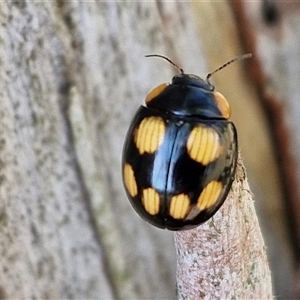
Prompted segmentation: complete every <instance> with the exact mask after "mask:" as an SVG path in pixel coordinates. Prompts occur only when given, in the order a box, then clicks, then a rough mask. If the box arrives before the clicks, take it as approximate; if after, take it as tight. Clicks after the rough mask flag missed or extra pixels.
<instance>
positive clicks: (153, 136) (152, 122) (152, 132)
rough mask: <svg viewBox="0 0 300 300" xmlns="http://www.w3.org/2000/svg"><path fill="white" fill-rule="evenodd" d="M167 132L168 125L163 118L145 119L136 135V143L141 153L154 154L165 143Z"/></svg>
mask: <svg viewBox="0 0 300 300" xmlns="http://www.w3.org/2000/svg"><path fill="white" fill-rule="evenodd" d="M165 132H166V125H165V123H164V121H163V119H162V118H160V117H148V118H145V119H144V120H143V121H142V122H141V123H140V125H139V127H138V128H137V129H136V131H135V133H134V142H135V144H136V147H137V148H138V150H139V153H140V154H144V153H145V152H146V153H154V152H155V151H156V150H157V149H158V147H159V146H160V145H161V143H162V142H163V139H164V135H165Z"/></svg>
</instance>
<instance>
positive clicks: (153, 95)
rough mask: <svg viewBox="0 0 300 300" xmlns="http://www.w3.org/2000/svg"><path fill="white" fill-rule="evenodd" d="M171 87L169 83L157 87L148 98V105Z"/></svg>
mask: <svg viewBox="0 0 300 300" xmlns="http://www.w3.org/2000/svg"><path fill="white" fill-rule="evenodd" d="M167 86H169V83H162V84H160V85H158V86H157V87H155V88H154V89H153V90H152V91H151V92H150V93H149V94H148V95H147V97H146V100H145V102H146V104H147V103H149V102H150V101H151V100H152V99H154V98H155V97H157V96H158V95H159V94H161V93H162V92H163V91H164V90H165V88H166V87H167Z"/></svg>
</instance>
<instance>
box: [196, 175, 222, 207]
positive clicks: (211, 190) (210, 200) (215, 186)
mask: <svg viewBox="0 0 300 300" xmlns="http://www.w3.org/2000/svg"><path fill="white" fill-rule="evenodd" d="M222 187H223V186H222V183H221V182H219V181H216V180H214V181H211V182H210V183H209V184H208V185H207V186H206V187H205V188H204V189H203V191H202V193H201V195H200V197H199V198H198V201H197V207H198V208H199V209H200V210H204V209H207V208H210V207H211V206H213V205H214V204H215V203H216V201H217V200H218V198H219V196H220V194H221V192H222Z"/></svg>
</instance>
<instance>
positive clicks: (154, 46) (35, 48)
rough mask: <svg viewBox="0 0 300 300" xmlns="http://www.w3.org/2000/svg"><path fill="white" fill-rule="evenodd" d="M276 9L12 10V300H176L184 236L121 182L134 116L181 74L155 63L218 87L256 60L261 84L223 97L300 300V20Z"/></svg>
mask: <svg viewBox="0 0 300 300" xmlns="http://www.w3.org/2000/svg"><path fill="white" fill-rule="evenodd" d="M267 5H269V6H267V8H266V3H265V2H264V3H263V2H247V3H246V2H245V3H243V2H242V1H227V2H206V1H203V2H202V1H200V2H199V1H197V2H196V1H195V2H164V1H157V2H113V1H108V2H100V1H95V2H82V1H81V2H75V1H74V2H63V1H51V2H50V1H49V2H48V1H47V2H46V1H45V2H32V1H22V2H16V1H7V2H5V3H4V2H2V3H0V26H1V27H0V249H1V260H0V298H57V299H58V298H101V299H109V298H111V299H112V298H113V299H115V298H121V297H122V298H127V299H143V298H152V299H174V298H175V297H176V296H175V294H176V291H175V266H176V262H175V261H176V260H175V250H174V242H173V234H172V233H171V232H167V231H163V230H158V229H156V228H152V227H151V226H149V225H148V224H146V223H145V222H144V221H142V220H141V219H140V218H139V217H138V216H137V215H136V214H135V212H134V211H133V209H132V208H131V207H130V205H129V202H128V201H127V199H126V196H125V193H124V191H123V187H122V183H121V175H120V156H121V152H122V145H123V140H124V137H125V133H126V130H127V127H128V124H129V122H130V120H131V117H132V115H133V114H134V112H135V110H136V109H137V107H138V106H139V105H140V104H142V103H143V100H144V97H145V95H146V94H147V92H148V91H149V90H150V89H151V88H153V87H154V86H156V85H158V84H160V83H162V82H166V81H169V80H170V78H171V77H172V75H173V74H174V70H173V68H172V67H171V66H168V65H167V64H166V65H165V64H164V62H162V61H160V60H155V59H145V58H144V55H145V54H149V53H158V54H163V55H167V56H168V57H170V58H171V59H172V60H173V61H175V62H176V63H177V64H178V65H179V66H181V67H182V68H183V69H184V70H185V71H186V72H187V73H194V74H198V75H200V76H205V75H206V74H207V72H208V71H211V70H213V69H215V68H216V67H218V66H219V65H221V64H222V63H224V62H225V61H227V60H229V59H231V58H233V57H235V56H236V55H238V54H242V53H245V52H249V51H250V52H254V54H255V58H254V62H253V63H255V64H256V65H255V66H256V69H253V68H254V67H253V66H252V69H248V72H245V69H244V68H243V67H244V64H239V63H237V64H235V65H232V66H230V67H228V69H226V71H225V70H224V71H223V73H221V72H220V73H219V74H216V75H215V76H214V78H213V81H214V83H215V85H216V86H217V89H218V91H220V92H222V93H223V94H224V95H225V96H226V97H227V99H228V100H229V102H230V104H231V107H232V112H233V116H232V119H233V121H234V122H235V124H236V126H237V128H238V133H239V141H240V146H241V152H242V156H243V158H244V161H245V163H246V167H247V172H248V175H249V178H250V186H251V189H252V191H253V192H254V194H255V199H256V206H257V211H258V213H259V217H260V224H261V226H262V230H263V233H264V238H265V241H266V244H267V251H268V255H269V260H270V263H271V271H272V274H273V283H274V291H275V293H274V294H275V295H276V296H277V297H278V299H289V297H290V298H291V297H292V296H291V295H292V294H291V293H292V287H293V284H294V286H297V284H296V283H295V277H294V274H295V270H296V266H297V262H298V258H299V257H298V256H299V255H298V256H297V250H295V249H299V248H297V245H298V247H299V244H297V243H299V240H297V232H299V231H297V230H296V229H297V226H296V225H294V227H293V226H292V225H291V224H297V222H299V220H298V219H297V216H296V215H295V214H292V213H291V211H293V209H291V207H295V206H292V205H293V203H294V205H295V203H296V204H297V199H298V198H297V191H294V190H293V191H291V187H290V186H289V185H287V184H286V181H287V182H290V180H294V182H295V183H296V184H294V186H298V185H299V184H298V183H299V180H300V179H299V174H300V173H299V171H297V172H296V171H295V170H294V169H296V170H298V169H299V168H294V169H292V171H291V169H288V170H286V169H287V168H283V167H282V165H281V163H283V164H284V163H285V158H286V159H289V160H292V161H295V164H294V166H295V165H296V166H298V165H299V163H297V161H298V160H299V159H300V155H299V151H298V149H299V147H298V146H297V143H296V142H297V140H299V137H298V135H297V130H298V128H299V118H298V114H297V111H298V110H297V105H299V104H298V102H299V101H298V102H297V99H298V95H299V93H298V89H299V84H298V82H299V81H298V80H297V76H299V75H298V74H300V72H298V69H297V68H298V66H299V62H298V61H299V59H298V58H299V56H298V53H299V51H300V50H299V32H300V31H299V21H298V20H300V19H299V10H298V6H294V7H291V8H290V9H289V8H288V5H286V6H284V7H283V5H279V4H276V3H275V2H274V3H273V2H271V1H269V2H268V3H267ZM270 5H271V6H270ZM268 7H271V9H272V10H268ZM272 11H273V15H272ZM274 12H275V16H276V17H275V18H274V17H272V18H270V16H269V15H270V14H271V16H274ZM270 19H271V23H270ZM273 19H274V20H275V21H273ZM241 29H245V30H246V29H247V30H248V31H247V30H246V32H245V31H241ZM249 41H250V42H249ZM257 66H259V72H258V71H257ZM253 70H254V71H253ZM225 72H226V73H225ZM255 72H257V73H255ZM253 74H254V75H253ZM255 76H256V77H255ZM255 78H256V81H255ZM258 79H261V80H260V81H259V80H258ZM262 79H263V80H262ZM258 83H260V84H262V85H263V87H262V86H260V87H259V86H258ZM266 91H268V92H269V93H273V94H275V95H276V96H277V97H278V98H279V99H280V101H282V102H281V107H282V110H283V112H282V111H281V114H283V115H284V116H283V119H284V120H285V123H284V124H286V125H289V126H285V127H284V128H285V130H287V132H288V133H289V134H290V138H289V141H288V142H289V144H288V145H287V144H286V143H287V142H286V140H284V144H283V145H281V146H282V147H281V148H283V149H290V150H291V151H287V152H288V154H290V155H291V156H289V157H286V156H284V157H283V156H282V151H281V152H280V151H279V152H278V151H277V150H278V148H279V147H278V146H279V144H278V143H279V142H280V141H278V140H276V139H275V138H274V137H276V136H277V135H276V134H275V133H274V126H273V125H274V122H273V123H272V122H270V116H269V115H268V114H267V113H266V109H265V104H263V103H262V102H261V99H262V97H263V95H265V92H266ZM299 103H300V102H299ZM273 119H275V120H276V117H274V116H273ZM275 123H276V122H275ZM280 124H281V123H280ZM275 125H276V124H275ZM285 132H286V131H285ZM294 141H295V143H293V142H294ZM289 165H291V164H289ZM292 165H293V164H292ZM286 172H287V173H288V174H289V176H290V177H286V176H285V175H286ZM286 178H289V180H286ZM290 178H291V179H290ZM291 195H294V198H293V197H291ZM292 198H293V199H294V200H293V201H294V202H292V204H289V205H287V203H290V202H289V199H292ZM295 199H296V200H295ZM298 200H299V199H298ZM295 201H296V202H295ZM288 208H290V210H288ZM294 211H297V209H294ZM288 212H290V213H289V215H288ZM287 216H289V217H288V218H287ZM288 220H289V221H290V220H294V223H290V222H288ZM297 220H298V221H297ZM298 224H299V223H298ZM297 241H298V242H297ZM294 293H296V289H295V290H294ZM294 295H295V294H294Z"/></svg>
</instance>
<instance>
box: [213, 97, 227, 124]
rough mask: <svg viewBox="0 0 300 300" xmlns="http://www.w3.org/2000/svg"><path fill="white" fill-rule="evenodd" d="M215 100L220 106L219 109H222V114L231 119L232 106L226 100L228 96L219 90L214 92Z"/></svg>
mask: <svg viewBox="0 0 300 300" xmlns="http://www.w3.org/2000/svg"><path fill="white" fill-rule="evenodd" d="M214 96H215V101H216V104H217V106H218V109H219V110H220V112H221V114H222V116H223V117H224V118H225V119H229V117H230V113H231V112H230V106H229V104H228V102H227V100H226V98H225V97H224V96H223V95H222V94H221V93H219V92H216V91H215V92H214Z"/></svg>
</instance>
